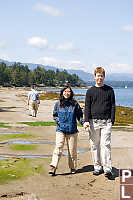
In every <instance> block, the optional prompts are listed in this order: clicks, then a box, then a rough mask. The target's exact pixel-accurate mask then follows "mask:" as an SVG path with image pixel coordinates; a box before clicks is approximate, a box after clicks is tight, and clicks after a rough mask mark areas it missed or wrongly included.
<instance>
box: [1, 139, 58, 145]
mask: <svg viewBox="0 0 133 200" xmlns="http://www.w3.org/2000/svg"><path fill="white" fill-rule="evenodd" d="M0 144H1V143H0ZM2 144H55V142H47V141H44V140H40V141H22V140H13V141H7V142H4V143H2Z"/></svg>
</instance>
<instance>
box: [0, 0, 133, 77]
mask: <svg viewBox="0 0 133 200" xmlns="http://www.w3.org/2000/svg"><path fill="white" fill-rule="evenodd" d="M0 8H1V11H0V58H1V59H5V60H8V61H17V62H30V63H38V64H44V65H51V66H56V67H62V68H66V69H70V68H71V69H82V70H84V71H87V72H90V73H92V72H93V70H94V68H95V67H96V66H103V67H104V68H105V69H106V71H107V73H113V72H123V73H133V61H132V59H133V55H132V54H133V12H132V11H133V1H132V0H111V1H109V0H23V1H18V0H12V1H11V0H4V1H1V2H0Z"/></svg>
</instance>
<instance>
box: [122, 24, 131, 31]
mask: <svg viewBox="0 0 133 200" xmlns="http://www.w3.org/2000/svg"><path fill="white" fill-rule="evenodd" d="M123 30H124V31H127V32H133V26H131V25H125V26H123Z"/></svg>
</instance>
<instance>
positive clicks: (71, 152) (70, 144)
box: [50, 132, 78, 169]
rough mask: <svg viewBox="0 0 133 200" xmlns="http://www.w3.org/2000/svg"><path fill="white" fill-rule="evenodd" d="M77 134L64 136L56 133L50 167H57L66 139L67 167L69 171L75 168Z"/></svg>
mask: <svg viewBox="0 0 133 200" xmlns="http://www.w3.org/2000/svg"><path fill="white" fill-rule="evenodd" d="M77 135H78V134H77V133H75V134H70V135H66V134H64V133H61V132H56V147H55V149H54V151H53V156H52V162H51V164H50V166H54V167H55V168H57V167H58V163H59V160H60V158H61V156H62V151H63V147H64V143H65V139H66V143H67V149H68V165H69V168H70V169H76V167H77Z"/></svg>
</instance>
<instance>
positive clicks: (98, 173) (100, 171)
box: [93, 169, 103, 176]
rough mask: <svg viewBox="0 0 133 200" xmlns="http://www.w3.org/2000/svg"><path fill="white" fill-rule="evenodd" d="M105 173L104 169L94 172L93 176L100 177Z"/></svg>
mask: <svg viewBox="0 0 133 200" xmlns="http://www.w3.org/2000/svg"><path fill="white" fill-rule="evenodd" d="M102 173H103V170H102V169H100V170H96V169H95V170H94V171H93V175H95V176H98V175H100V174H102Z"/></svg>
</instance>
